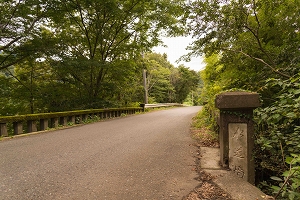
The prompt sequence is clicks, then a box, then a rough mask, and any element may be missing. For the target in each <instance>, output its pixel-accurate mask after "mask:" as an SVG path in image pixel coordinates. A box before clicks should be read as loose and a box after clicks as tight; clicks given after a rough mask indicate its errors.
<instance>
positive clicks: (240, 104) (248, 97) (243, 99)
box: [215, 92, 260, 110]
mask: <svg viewBox="0 0 300 200" xmlns="http://www.w3.org/2000/svg"><path fill="white" fill-rule="evenodd" d="M215 104H216V107H217V108H219V109H221V110H226V109H230V110H232V109H241V108H244V109H252V108H257V107H259V106H260V102H259V94H258V93H251V92H224V93H221V94H219V95H217V97H216V99H215Z"/></svg>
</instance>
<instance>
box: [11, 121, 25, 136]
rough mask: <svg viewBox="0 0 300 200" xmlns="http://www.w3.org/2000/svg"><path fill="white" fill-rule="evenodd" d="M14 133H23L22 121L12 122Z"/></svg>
mask: <svg viewBox="0 0 300 200" xmlns="http://www.w3.org/2000/svg"><path fill="white" fill-rule="evenodd" d="M13 127H14V134H15V135H19V134H22V133H23V124H22V122H13Z"/></svg>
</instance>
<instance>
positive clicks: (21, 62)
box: [0, 0, 300, 199]
mask: <svg viewBox="0 0 300 200" xmlns="http://www.w3.org/2000/svg"><path fill="white" fill-rule="evenodd" d="M0 14H1V18H0V84H1V87H0V94H1V95H0V115H15V114H24V113H39V112H55V111H65V110H74V109H86V108H105V107H121V106H133V105H137V104H138V103H140V102H143V92H144V89H143V84H142V82H143V81H142V78H143V77H142V71H143V69H146V70H147V89H148V94H149V101H150V102H178V103H182V102H184V101H185V100H186V99H187V98H190V97H191V96H192V97H193V98H192V101H193V102H192V103H194V104H201V103H205V106H204V109H203V116H205V122H206V126H207V127H211V129H212V130H213V131H216V130H217V126H216V117H217V116H218V111H217V109H216V108H215V105H214V99H215V96H216V95H217V94H219V93H220V92H223V91H233V90H235V91H236V90H240V91H250V92H257V93H259V94H260V97H261V103H262V106H261V107H260V108H259V109H256V110H255V118H254V121H255V123H256V134H255V142H256V147H255V157H254V159H255V162H256V172H257V175H256V181H257V186H259V187H260V188H262V189H263V190H264V191H265V192H267V193H268V194H271V195H273V196H275V197H276V199H280V198H282V199H299V198H300V191H299V188H300V187H299V186H300V172H299V171H300V73H299V71H300V18H299V14H300V1H299V0H190V1H185V0H148V1H142V0H93V1H91V0H87V1H83V0H76V1H75V0H53V1H46V0H31V1H15V0H8V1H1V3H0ZM179 35H192V36H193V39H194V42H193V43H192V44H191V45H190V46H189V47H188V49H189V50H190V53H189V54H188V55H185V56H183V57H182V59H185V60H189V59H190V58H191V57H193V56H204V57H205V62H206V68H205V69H204V70H203V71H201V72H200V73H197V72H195V71H193V70H190V69H189V68H188V67H186V66H182V65H181V66H177V67H175V66H173V65H172V64H170V63H169V62H168V58H167V56H166V55H165V54H164V55H161V54H156V53H153V52H151V49H152V48H153V47H155V46H157V45H159V44H161V43H162V41H161V37H162V36H179ZM190 99H191V98H190Z"/></svg>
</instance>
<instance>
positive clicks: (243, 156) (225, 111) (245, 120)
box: [215, 92, 260, 184]
mask: <svg viewBox="0 0 300 200" xmlns="http://www.w3.org/2000/svg"><path fill="white" fill-rule="evenodd" d="M215 101H216V107H217V108H219V109H220V110H221V112H220V119H219V123H218V124H219V126H220V133H219V140H220V163H221V165H222V166H224V167H229V168H230V169H231V170H232V171H234V172H235V174H237V175H238V176H239V177H240V178H243V179H244V180H246V181H248V182H250V183H252V184H253V183H254V181H255V180H254V179H255V173H254V172H255V171H254V160H253V155H252V153H253V146H254V123H253V121H252V117H253V109H255V108H257V107H258V106H259V105H260V103H259V95H258V94H257V93H247V92H225V93H222V94H220V95H218V96H217V97H216V100H215Z"/></svg>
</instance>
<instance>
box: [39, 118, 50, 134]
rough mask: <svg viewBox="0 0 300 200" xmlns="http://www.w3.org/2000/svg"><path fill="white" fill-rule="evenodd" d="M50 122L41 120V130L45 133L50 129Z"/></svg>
mask: <svg viewBox="0 0 300 200" xmlns="http://www.w3.org/2000/svg"><path fill="white" fill-rule="evenodd" d="M48 126H49V122H48V119H40V130H41V131H44V130H46V129H47V128H48Z"/></svg>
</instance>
